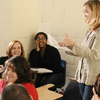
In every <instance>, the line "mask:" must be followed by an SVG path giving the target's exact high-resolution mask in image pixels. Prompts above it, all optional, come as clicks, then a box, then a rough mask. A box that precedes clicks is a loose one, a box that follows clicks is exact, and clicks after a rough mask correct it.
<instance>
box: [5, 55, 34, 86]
mask: <svg viewBox="0 0 100 100" xmlns="http://www.w3.org/2000/svg"><path fill="white" fill-rule="evenodd" d="M7 66H8V67H10V68H12V69H13V70H15V72H16V74H17V76H18V79H17V80H16V82H15V83H19V84H20V83H30V82H31V83H33V84H34V80H33V79H32V75H33V73H32V71H31V69H30V64H29V62H28V61H27V60H26V59H25V57H23V56H14V57H11V58H10V59H8V60H7V61H6V62H5V67H7Z"/></svg>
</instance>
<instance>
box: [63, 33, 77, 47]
mask: <svg viewBox="0 0 100 100" xmlns="http://www.w3.org/2000/svg"><path fill="white" fill-rule="evenodd" d="M63 43H64V45H65V46H72V47H73V46H74V43H75V41H74V40H73V39H72V38H70V37H69V36H68V34H67V33H66V38H65V39H63Z"/></svg>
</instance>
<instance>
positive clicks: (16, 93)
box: [0, 84, 33, 100]
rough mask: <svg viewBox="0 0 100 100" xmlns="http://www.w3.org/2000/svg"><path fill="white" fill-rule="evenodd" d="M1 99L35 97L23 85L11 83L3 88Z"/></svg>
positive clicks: (10, 99) (15, 99)
mask: <svg viewBox="0 0 100 100" xmlns="http://www.w3.org/2000/svg"><path fill="white" fill-rule="evenodd" d="M0 100H33V98H32V96H31V95H29V93H28V91H27V89H26V88H25V87H24V86H23V85H21V84H11V85H9V86H7V87H5V88H4V89H3V91H2V93H1V96H0Z"/></svg>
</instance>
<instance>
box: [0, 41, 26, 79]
mask: <svg viewBox="0 0 100 100" xmlns="http://www.w3.org/2000/svg"><path fill="white" fill-rule="evenodd" d="M16 55H22V56H25V52H24V48H23V45H22V44H21V42H20V41H18V40H13V41H11V42H10V43H9V44H8V48H7V50H6V56H2V57H0V78H1V75H2V72H3V71H4V62H5V61H6V60H7V59H9V58H11V57H12V56H16Z"/></svg>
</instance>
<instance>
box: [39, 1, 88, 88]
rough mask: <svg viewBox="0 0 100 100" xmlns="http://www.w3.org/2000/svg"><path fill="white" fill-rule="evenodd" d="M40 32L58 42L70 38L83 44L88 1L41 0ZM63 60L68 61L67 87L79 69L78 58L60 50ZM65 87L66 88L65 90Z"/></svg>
mask: <svg viewBox="0 0 100 100" xmlns="http://www.w3.org/2000/svg"><path fill="white" fill-rule="evenodd" d="M39 1H40V2H39V3H40V5H39V7H40V8H39V31H44V32H46V33H49V34H51V35H52V36H53V37H54V38H55V39H56V40H57V41H58V42H60V41H62V39H63V38H65V37H66V36H65V33H66V32H67V33H68V35H69V36H70V37H72V38H73V39H75V40H76V41H79V42H80V43H81V41H82V39H83V37H84V35H85V33H86V30H87V26H86V23H85V22H84V13H83V4H84V2H85V1H86V0H39ZM59 51H60V54H61V58H62V59H64V60H66V62H67V66H66V85H65V87H66V86H67V84H68V82H69V78H70V77H73V76H74V74H75V71H76V68H77V63H78V59H79V58H78V57H77V58H76V57H73V56H70V55H67V54H65V51H62V50H59ZM65 87H64V88H65Z"/></svg>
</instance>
